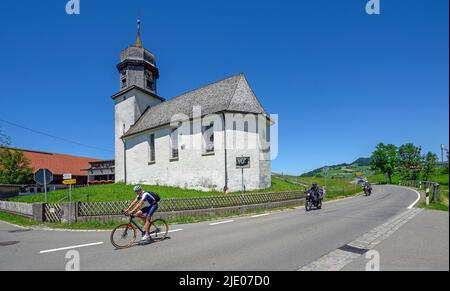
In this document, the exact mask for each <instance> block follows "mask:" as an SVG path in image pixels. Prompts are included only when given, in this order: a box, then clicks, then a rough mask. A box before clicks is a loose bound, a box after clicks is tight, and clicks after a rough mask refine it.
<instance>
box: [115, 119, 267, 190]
mask: <svg viewBox="0 0 450 291" xmlns="http://www.w3.org/2000/svg"><path fill="white" fill-rule="evenodd" d="M231 117H232V116H230V115H227V117H226V118H227V119H228V118H230V119H231ZM231 120H232V119H231ZM241 122H242V120H241ZM242 124H243V122H242ZM215 125H216V126H215V133H214V147H215V153H214V155H207V156H205V155H203V153H204V151H203V149H202V144H203V142H202V141H203V137H202V133H201V122H200V121H199V120H196V121H194V122H193V125H192V126H191V125H190V124H187V123H185V124H184V125H183V127H182V129H180V135H179V138H178V140H179V141H178V149H179V159H178V160H177V161H172V160H171V151H170V132H171V128H170V127H168V126H167V127H163V128H159V129H156V130H153V131H147V132H145V133H142V134H139V135H136V136H133V137H130V138H128V139H127V141H126V143H127V157H126V159H127V183H129V184H150V185H166V186H175V187H181V188H188V189H198V190H204V191H208V190H217V191H221V190H223V188H224V186H225V150H224V148H225V144H224V135H223V130H222V121H221V119H219V117H217V118H216V119H215ZM191 127H192V128H193V131H192V132H191V130H190V128H191ZM151 134H155V162H154V163H149V162H150V161H149V157H150V154H149V151H150V147H149V137H150V135H151ZM260 138H261V134H260V133H258V132H256V126H251V125H250V127H249V132H248V133H245V132H244V130H243V128H242V129H240V128H238V129H237V130H236V131H234V130H233V125H232V123H230V124H227V169H228V190H229V191H230V192H237V191H242V170H241V169H237V168H236V158H237V157H241V156H245V157H250V159H251V165H250V168H248V169H244V176H243V177H244V185H245V189H246V190H247V191H251V190H256V189H261V188H268V187H270V186H271V167H270V161H265V160H264V159H263V157H264V155H261V152H260V146H259V139H260ZM266 156H267V155H266ZM269 156H270V155H269ZM122 161H123V160H122ZM116 162H117V161H116ZM117 167H120V165H116V168H117ZM122 168H123V166H122ZM116 172H117V171H116ZM116 175H117V174H116Z"/></svg>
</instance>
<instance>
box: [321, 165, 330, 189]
mask: <svg viewBox="0 0 450 291" xmlns="http://www.w3.org/2000/svg"><path fill="white" fill-rule="evenodd" d="M329 170H330V167H328V166H325V167H324V168H323V177H324V178H325V191H326V190H327V178H328V172H329Z"/></svg>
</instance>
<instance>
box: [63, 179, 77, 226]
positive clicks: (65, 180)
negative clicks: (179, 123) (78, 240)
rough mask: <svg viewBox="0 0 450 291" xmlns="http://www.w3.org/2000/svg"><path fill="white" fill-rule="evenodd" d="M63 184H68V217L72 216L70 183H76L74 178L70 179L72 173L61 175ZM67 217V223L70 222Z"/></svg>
mask: <svg viewBox="0 0 450 291" xmlns="http://www.w3.org/2000/svg"><path fill="white" fill-rule="evenodd" d="M63 179H64V181H63V184H64V185H68V186H69V217H72V185H75V184H76V183H77V180H76V179H72V174H64V175H63ZM70 220H71V219H69V223H70Z"/></svg>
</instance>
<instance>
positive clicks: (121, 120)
mask: <svg viewBox="0 0 450 291" xmlns="http://www.w3.org/2000/svg"><path fill="white" fill-rule="evenodd" d="M114 101H115V106H114V123H115V125H114V128H115V134H114V140H115V141H114V144H115V171H116V175H115V177H116V182H124V181H125V172H124V156H123V153H124V146H123V142H122V139H121V137H122V136H123V134H124V133H125V132H126V131H128V130H129V129H130V127H131V126H132V125H134V124H135V122H136V121H137V120H138V119H139V117H140V116H141V115H142V114H143V113H144V111H145V109H146V108H147V107H148V106H155V105H157V104H159V103H161V101H160V100H158V99H156V98H154V97H152V96H150V95H147V94H145V93H144V92H141V91H139V90H136V89H134V90H131V91H129V92H127V93H125V94H123V95H122V96H119V97H117V98H116V99H115V100H114ZM124 125H125V127H124Z"/></svg>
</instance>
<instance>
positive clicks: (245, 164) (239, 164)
mask: <svg viewBox="0 0 450 291" xmlns="http://www.w3.org/2000/svg"><path fill="white" fill-rule="evenodd" d="M236 168H237V169H247V168H250V157H239V158H236Z"/></svg>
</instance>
